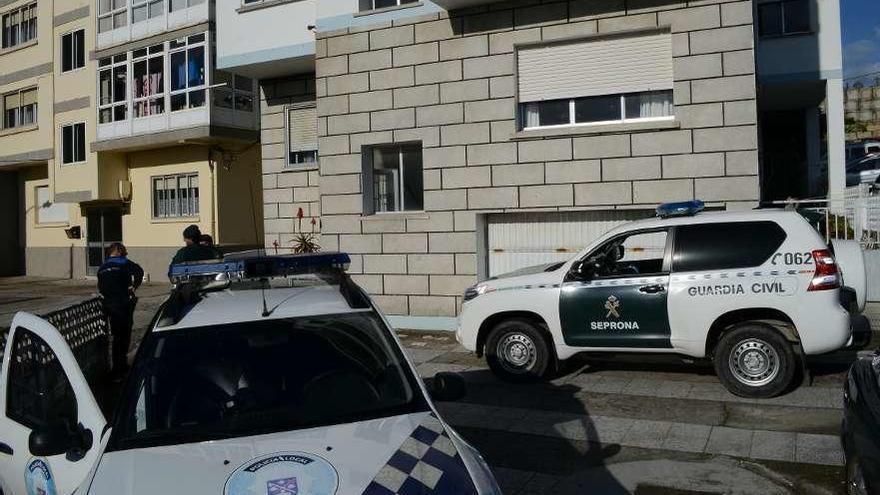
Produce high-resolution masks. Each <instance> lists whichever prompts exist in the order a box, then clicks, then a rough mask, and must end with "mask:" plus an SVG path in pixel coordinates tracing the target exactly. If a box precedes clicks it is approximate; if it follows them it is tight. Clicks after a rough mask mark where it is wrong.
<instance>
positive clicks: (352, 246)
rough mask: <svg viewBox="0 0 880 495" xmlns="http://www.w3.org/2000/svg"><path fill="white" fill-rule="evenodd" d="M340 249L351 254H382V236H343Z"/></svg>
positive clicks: (340, 239)
mask: <svg viewBox="0 0 880 495" xmlns="http://www.w3.org/2000/svg"><path fill="white" fill-rule="evenodd" d="M339 249H340V250H341V251H345V252H349V253H359V254H370V253H381V252H382V235H381V234H341V235H340V236H339Z"/></svg>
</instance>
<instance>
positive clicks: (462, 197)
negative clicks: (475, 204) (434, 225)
mask: <svg viewBox="0 0 880 495" xmlns="http://www.w3.org/2000/svg"><path fill="white" fill-rule="evenodd" d="M464 209H467V191H466V190H465V189H455V190H441V191H425V211H448V210H464Z"/></svg>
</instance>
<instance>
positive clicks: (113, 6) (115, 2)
mask: <svg viewBox="0 0 880 495" xmlns="http://www.w3.org/2000/svg"><path fill="white" fill-rule="evenodd" d="M127 25H128V3H127V0H98V32H99V33H105V32H107V31H112V30H114V29H116V28H121V27H125V26H127Z"/></svg>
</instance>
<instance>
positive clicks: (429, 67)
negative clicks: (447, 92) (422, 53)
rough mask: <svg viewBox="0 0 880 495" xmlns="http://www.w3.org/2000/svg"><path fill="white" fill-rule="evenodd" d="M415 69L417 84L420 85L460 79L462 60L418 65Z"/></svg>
mask: <svg viewBox="0 0 880 495" xmlns="http://www.w3.org/2000/svg"><path fill="white" fill-rule="evenodd" d="M415 71H416V84H420V85H421V84H434V83H439V82H446V81H459V80H461V76H462V70H461V61H460V60H449V61H447V62H436V63H432V64H423V65H417V66H416V67H415Z"/></svg>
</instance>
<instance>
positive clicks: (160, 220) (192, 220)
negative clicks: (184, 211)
mask: <svg viewBox="0 0 880 495" xmlns="http://www.w3.org/2000/svg"><path fill="white" fill-rule="evenodd" d="M200 221H201V219H200V218H199V217H170V218H152V219H150V223H199V222H200Z"/></svg>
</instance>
